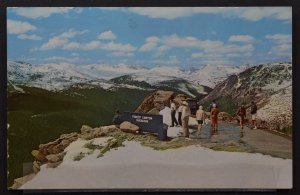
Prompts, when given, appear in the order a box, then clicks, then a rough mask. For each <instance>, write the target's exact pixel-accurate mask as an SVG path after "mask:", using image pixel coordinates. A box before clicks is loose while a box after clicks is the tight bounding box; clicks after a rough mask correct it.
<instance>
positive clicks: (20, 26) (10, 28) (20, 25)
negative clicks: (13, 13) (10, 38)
mask: <svg viewBox="0 0 300 195" xmlns="http://www.w3.org/2000/svg"><path fill="white" fill-rule="evenodd" d="M36 29H37V28H36V27H35V26H33V25H31V24H29V23H28V22H20V21H16V20H7V32H8V34H23V33H26V32H28V31H34V30H36Z"/></svg>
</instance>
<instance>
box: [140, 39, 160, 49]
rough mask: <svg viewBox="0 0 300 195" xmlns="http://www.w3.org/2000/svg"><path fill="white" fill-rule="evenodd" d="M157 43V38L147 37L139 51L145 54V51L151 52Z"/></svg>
mask: <svg viewBox="0 0 300 195" xmlns="http://www.w3.org/2000/svg"><path fill="white" fill-rule="evenodd" d="M158 41H159V38H158V37H155V36H152V37H148V38H147V39H146V43H145V44H144V45H142V46H141V47H140V49H139V51H141V52H145V51H151V50H153V49H154V48H155V47H156V46H157V43H158Z"/></svg>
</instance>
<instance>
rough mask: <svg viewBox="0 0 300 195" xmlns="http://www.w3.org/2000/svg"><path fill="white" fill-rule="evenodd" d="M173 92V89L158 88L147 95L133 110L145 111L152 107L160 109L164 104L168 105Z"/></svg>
mask: <svg viewBox="0 0 300 195" xmlns="http://www.w3.org/2000/svg"><path fill="white" fill-rule="evenodd" d="M174 95H175V93H174V92H173V91H163V90H158V91H155V92H153V93H151V94H150V95H148V96H147V97H146V98H145V99H144V101H143V102H142V103H141V105H140V106H139V107H138V108H137V109H136V110H135V112H142V113H147V112H149V111H150V110H152V109H153V108H157V109H158V110H161V108H163V107H164V106H170V99H171V98H173V97H174Z"/></svg>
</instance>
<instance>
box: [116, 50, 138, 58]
mask: <svg viewBox="0 0 300 195" xmlns="http://www.w3.org/2000/svg"><path fill="white" fill-rule="evenodd" d="M111 55H113V56H127V57H130V56H133V55H134V53H132V52H123V51H118V52H112V53H111Z"/></svg>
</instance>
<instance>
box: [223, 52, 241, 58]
mask: <svg viewBox="0 0 300 195" xmlns="http://www.w3.org/2000/svg"><path fill="white" fill-rule="evenodd" d="M240 56H241V54H239V53H229V54H226V57H228V58H238V57H240Z"/></svg>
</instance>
